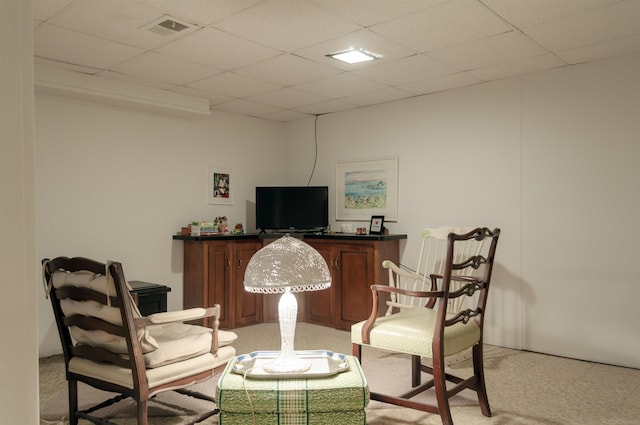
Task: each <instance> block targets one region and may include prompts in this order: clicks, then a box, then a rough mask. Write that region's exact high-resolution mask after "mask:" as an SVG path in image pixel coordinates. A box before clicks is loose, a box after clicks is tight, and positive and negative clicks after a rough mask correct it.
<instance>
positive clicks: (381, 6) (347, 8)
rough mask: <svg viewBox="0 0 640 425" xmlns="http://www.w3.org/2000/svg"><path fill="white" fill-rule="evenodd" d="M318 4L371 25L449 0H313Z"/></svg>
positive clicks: (365, 24) (360, 22) (358, 21)
mask: <svg viewBox="0 0 640 425" xmlns="http://www.w3.org/2000/svg"><path fill="white" fill-rule="evenodd" d="M312 1H313V3H315V4H316V5H318V6H320V7H322V8H324V9H326V10H328V11H331V12H333V13H336V14H338V15H340V16H342V17H345V18H347V19H349V20H351V21H354V22H357V23H358V24H360V25H362V26H364V27H369V26H371V25H374V24H378V23H380V22H385V21H389V20H391V19H394V18H398V17H400V16H403V15H407V14H409V13H412V12H416V11H418V10H421V9H426V8H428V7H431V6H434V5H436V4H438V3H443V2H445V1H447V0H402V1H398V0H395V1H389V0H349V1H344V0H312Z"/></svg>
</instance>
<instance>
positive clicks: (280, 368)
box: [262, 351, 311, 373]
mask: <svg viewBox="0 0 640 425" xmlns="http://www.w3.org/2000/svg"><path fill="white" fill-rule="evenodd" d="M262 369H264V371H265V372H268V373H304V372H306V371H308V370H309V369H311V361H309V360H305V359H301V358H299V357H298V356H296V355H295V353H285V352H284V351H281V352H280V354H279V355H278V357H276V359H275V360H274V361H273V362H269V363H267V364H265V365H264V366H263V367H262Z"/></svg>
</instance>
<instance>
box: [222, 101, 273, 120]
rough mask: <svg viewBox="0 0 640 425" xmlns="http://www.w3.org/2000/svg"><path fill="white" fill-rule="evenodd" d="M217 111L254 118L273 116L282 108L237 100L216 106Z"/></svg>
mask: <svg viewBox="0 0 640 425" xmlns="http://www.w3.org/2000/svg"><path fill="white" fill-rule="evenodd" d="M216 109H219V110H222V111H226V112H231V113H234V114H244V115H249V116H252V117H259V116H261V115H266V114H272V113H274V112H278V111H281V110H282V108H276V107H274V106H269V105H265V104H263V103H256V102H251V101H249V100H245V99H235V100H232V101H230V102H225V103H221V104H219V105H217V106H216Z"/></svg>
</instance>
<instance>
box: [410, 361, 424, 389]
mask: <svg viewBox="0 0 640 425" xmlns="http://www.w3.org/2000/svg"><path fill="white" fill-rule="evenodd" d="M421 361H422V358H421V357H420V356H415V355H412V356H411V386H412V387H417V386H418V385H420V383H421V382H422V379H421V372H422V370H421V368H420V362H421Z"/></svg>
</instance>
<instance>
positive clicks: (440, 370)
mask: <svg viewBox="0 0 640 425" xmlns="http://www.w3.org/2000/svg"><path fill="white" fill-rule="evenodd" d="M433 388H434V390H435V392H436V400H437V401H438V412H439V413H440V419H441V420H442V425H453V418H452V417H451V409H450V408H449V398H448V397H447V377H446V374H445V370H444V360H443V359H442V358H438V359H436V358H435V357H434V358H433Z"/></svg>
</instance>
